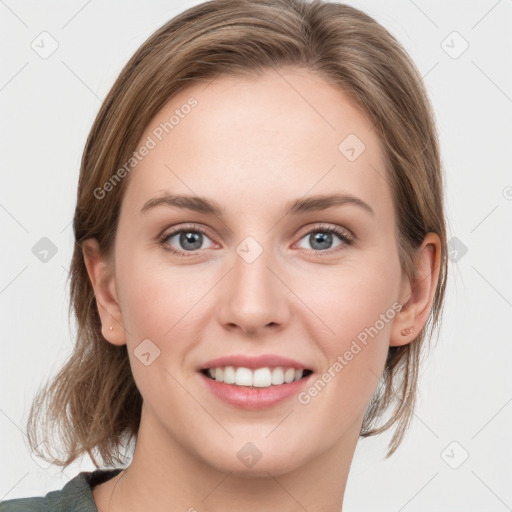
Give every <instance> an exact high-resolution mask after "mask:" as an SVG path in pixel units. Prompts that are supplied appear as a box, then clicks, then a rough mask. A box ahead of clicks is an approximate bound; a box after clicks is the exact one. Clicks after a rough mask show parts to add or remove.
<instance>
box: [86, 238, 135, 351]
mask: <svg viewBox="0 0 512 512" xmlns="http://www.w3.org/2000/svg"><path fill="white" fill-rule="evenodd" d="M82 251H83V255H84V261H85V266H86V268H87V273H88V274H89V279H90V280H91V284H92V287H93V289H94V295H95V297H96V305H97V307H98V312H99V315H100V318H101V333H102V334H103V337H104V338H105V339H106V340H107V341H109V342H110V343H112V344H113V345H124V344H125V343H126V337H125V330H124V326H123V317H122V314H121V308H120V306H119V300H118V298H117V290H116V283H115V273H114V265H113V263H112V262H111V261H110V260H109V259H107V258H105V257H103V256H102V255H101V254H100V248H99V244H98V241H97V240H96V239H95V238H89V239H87V240H84V242H83V243H82ZM110 327H112V329H110Z"/></svg>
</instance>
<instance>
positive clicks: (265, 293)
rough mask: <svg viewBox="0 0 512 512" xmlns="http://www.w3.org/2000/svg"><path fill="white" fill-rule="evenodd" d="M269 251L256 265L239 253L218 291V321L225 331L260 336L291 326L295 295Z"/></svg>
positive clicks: (262, 255)
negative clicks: (292, 300)
mask: <svg viewBox="0 0 512 512" xmlns="http://www.w3.org/2000/svg"><path fill="white" fill-rule="evenodd" d="M269 252H270V251H263V252H262V253H261V254H260V255H259V256H258V257H257V258H256V259H255V260H254V261H252V262H251V260H250V259H247V258H245V257H244V256H240V255H239V254H238V253H235V257H234V260H233V268H232V269H231V271H230V272H229V273H228V275H227V276H226V277H225V278H224V279H223V281H224V283H223V285H222V286H221V287H219V290H218V294H219V295H218V304H219V308H218V320H219V322H220V323H221V325H223V326H224V328H225V329H228V330H237V329H238V330H240V331H242V332H244V333H246V334H250V335H257V334H264V333H265V332H266V331H272V332H275V331H276V330H277V329H279V328H282V327H283V326H284V325H285V324H286V323H287V321H288V318H289V315H290V309H289V307H288V300H289V297H290V295H291V293H290V291H289V289H288V288H287V286H286V284H285V282H286V279H285V277H284V276H283V275H282V274H283V271H281V270H279V268H278V267H277V264H276V263H275V261H276V260H275V259H273V258H271V257H269V256H268V253H269ZM241 254H242V255H243V253H241ZM280 274H281V275H280Z"/></svg>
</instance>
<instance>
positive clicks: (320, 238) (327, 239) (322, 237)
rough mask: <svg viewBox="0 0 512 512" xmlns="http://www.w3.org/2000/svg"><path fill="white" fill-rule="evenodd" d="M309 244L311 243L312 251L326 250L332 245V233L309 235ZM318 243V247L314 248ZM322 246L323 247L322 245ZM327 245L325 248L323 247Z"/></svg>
mask: <svg viewBox="0 0 512 512" xmlns="http://www.w3.org/2000/svg"><path fill="white" fill-rule="evenodd" d="M309 239H310V242H311V247H313V249H315V250H320V249H326V248H327V249H328V248H329V247H328V246H329V245H330V244H332V233H325V232H320V231H319V232H317V233H315V234H311V235H310V237H309ZM317 242H318V243H320V247H315V244H316V243H317ZM322 244H324V245H322ZM325 244H327V246H326V245H325Z"/></svg>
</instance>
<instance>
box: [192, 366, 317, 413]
mask: <svg viewBox="0 0 512 512" xmlns="http://www.w3.org/2000/svg"><path fill="white" fill-rule="evenodd" d="M199 375H200V376H201V377H202V379H203V380H204V381H205V382H206V384H207V386H208V387H209V389H210V390H211V391H212V392H213V394H214V395H216V396H217V397H218V398H220V399H221V400H223V401H224V402H227V403H228V404H231V405H234V406H235V407H240V408H242V409H266V408H268V407H272V406H274V405H276V404H278V403H280V402H282V401H284V400H286V399H287V398H290V397H291V396H294V395H297V394H298V393H299V392H300V390H301V389H302V388H303V387H304V386H305V385H306V383H307V381H308V380H309V378H310V377H311V375H313V374H312V373H311V374H309V375H308V376H307V377H304V378H302V379H299V380H296V381H293V382H290V383H289V384H281V385H279V386H269V387H268V388H255V387H248V386H236V385H235V384H225V383H224V382H217V381H216V380H213V379H210V378H209V377H207V376H206V375H204V374H203V373H201V372H199Z"/></svg>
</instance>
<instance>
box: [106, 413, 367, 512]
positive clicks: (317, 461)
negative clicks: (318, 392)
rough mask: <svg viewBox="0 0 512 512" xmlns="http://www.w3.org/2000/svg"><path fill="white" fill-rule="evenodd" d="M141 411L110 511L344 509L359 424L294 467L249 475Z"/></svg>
mask: <svg viewBox="0 0 512 512" xmlns="http://www.w3.org/2000/svg"><path fill="white" fill-rule="evenodd" d="M142 410H143V412H142V418H141V424H140V429H139V435H138V437H137V442H136V446H135V451H134V455H133V459H132V462H131V464H130V466H129V471H127V472H125V473H123V475H122V476H121V475H120V478H119V479H117V478H116V479H115V480H116V482H115V492H113V493H112V496H111V497H112V501H111V507H110V509H109V510H108V511H107V512H120V511H123V512H140V511H143V510H151V511H152V512H164V511H165V512H174V511H184V510H186V511H189V512H194V511H195V512H197V511H200V512H213V511H218V510H225V511H231V510H240V509H242V510H244V511H246V512H256V511H258V512H259V511H261V510H269V511H272V510H279V511H280V512H298V511H301V512H303V511H304V510H307V511H308V512H340V511H341V510H342V505H343V497H344V494H345V486H346V483H347V479H348V474H349V469H350V465H351V462H352V458H353V455H354V451H355V447H356V443H357V439H358V436H359V428H360V425H358V424H356V425H354V426H353V427H354V428H353V430H351V431H350V436H348V435H347V436H345V437H343V438H342V439H340V441H339V442H338V443H337V444H336V445H333V446H332V447H331V449H329V450H326V451H325V452H324V453H321V454H319V455H318V456H316V457H315V458H312V459H309V460H305V461H304V462H303V463H302V464H301V465H299V466H298V467H295V468H294V469H292V470H291V471H288V472H284V473H280V472H279V471H273V470H272V468H271V467H270V468H269V467H267V468H263V469H261V471H260V472H259V473H258V474H257V476H250V475H249V476H247V474H246V473H245V474H244V473H240V472H238V469H235V470H228V471H222V470H219V468H216V467H214V466H212V465H211V464H209V463H207V461H205V460H203V459H201V458H200V457H198V456H197V455H196V454H194V453H192V452H191V450H189V449H187V447H184V446H183V445H182V444H181V443H180V442H179V440H176V439H174V438H170V437H169V433H168V432H165V433H164V432H163V429H161V426H160V425H159V424H158V423H157V421H156V419H155V418H154V417H150V415H149V414H148V412H147V409H146V408H145V407H143V409H142ZM164 439H165V442H163V440H164ZM294 456H295V455H294ZM297 459H298V460H299V459H300V455H299V454H297ZM262 460H263V459H262ZM254 475H256V473H255V474H254ZM113 491H114V489H113Z"/></svg>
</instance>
